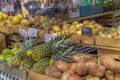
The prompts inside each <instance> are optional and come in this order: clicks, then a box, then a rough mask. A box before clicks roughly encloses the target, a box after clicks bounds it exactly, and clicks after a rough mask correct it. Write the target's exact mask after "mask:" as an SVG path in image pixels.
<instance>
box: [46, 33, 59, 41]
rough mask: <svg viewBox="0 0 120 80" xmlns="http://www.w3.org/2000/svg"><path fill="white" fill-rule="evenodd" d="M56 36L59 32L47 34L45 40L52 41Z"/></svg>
mask: <svg viewBox="0 0 120 80" xmlns="http://www.w3.org/2000/svg"><path fill="white" fill-rule="evenodd" d="M55 37H57V34H45V42H50V41H51V40H53V39H55Z"/></svg>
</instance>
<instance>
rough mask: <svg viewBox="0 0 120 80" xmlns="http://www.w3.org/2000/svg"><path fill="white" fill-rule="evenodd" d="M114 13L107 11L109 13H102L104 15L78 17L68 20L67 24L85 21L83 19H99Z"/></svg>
mask: <svg viewBox="0 0 120 80" xmlns="http://www.w3.org/2000/svg"><path fill="white" fill-rule="evenodd" d="M114 12H115V11H109V12H104V13H99V14H93V15H90V16H85V17H78V18H72V19H69V20H68V22H73V21H75V20H79V21H80V20H85V19H90V18H95V17H100V16H105V15H110V14H113V13H114Z"/></svg>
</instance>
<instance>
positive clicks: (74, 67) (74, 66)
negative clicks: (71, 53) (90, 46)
mask: <svg viewBox="0 0 120 80" xmlns="http://www.w3.org/2000/svg"><path fill="white" fill-rule="evenodd" d="M76 64H77V63H72V64H71V65H70V70H71V71H73V72H76Z"/></svg>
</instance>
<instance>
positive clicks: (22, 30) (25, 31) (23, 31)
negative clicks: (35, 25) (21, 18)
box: [19, 28, 28, 37]
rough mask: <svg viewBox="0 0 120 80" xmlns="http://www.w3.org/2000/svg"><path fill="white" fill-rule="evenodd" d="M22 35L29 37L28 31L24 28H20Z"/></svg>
mask: <svg viewBox="0 0 120 80" xmlns="http://www.w3.org/2000/svg"><path fill="white" fill-rule="evenodd" d="M19 32H20V35H21V36H24V37H28V31H27V30H24V29H22V28H20V29H19Z"/></svg>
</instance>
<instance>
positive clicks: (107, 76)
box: [105, 70, 115, 80]
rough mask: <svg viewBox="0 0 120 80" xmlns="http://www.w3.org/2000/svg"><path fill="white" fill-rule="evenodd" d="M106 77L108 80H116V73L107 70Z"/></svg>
mask: <svg viewBox="0 0 120 80" xmlns="http://www.w3.org/2000/svg"><path fill="white" fill-rule="evenodd" d="M105 77H106V79H107V80H114V77H115V76H114V73H113V72H112V71H110V70H107V71H106V73H105Z"/></svg>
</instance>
